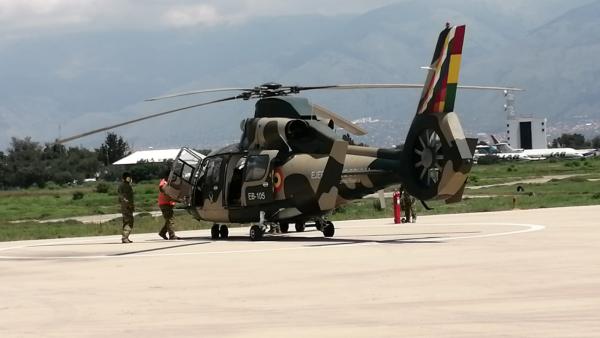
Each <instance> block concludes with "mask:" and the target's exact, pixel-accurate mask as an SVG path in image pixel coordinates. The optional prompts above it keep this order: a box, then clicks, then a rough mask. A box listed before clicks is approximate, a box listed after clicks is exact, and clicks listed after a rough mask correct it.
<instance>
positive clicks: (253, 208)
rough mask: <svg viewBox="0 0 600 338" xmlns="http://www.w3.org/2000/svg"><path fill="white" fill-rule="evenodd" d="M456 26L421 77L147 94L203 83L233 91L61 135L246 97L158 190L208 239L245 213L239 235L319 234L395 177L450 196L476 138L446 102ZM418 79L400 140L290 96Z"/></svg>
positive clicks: (456, 62)
mask: <svg viewBox="0 0 600 338" xmlns="http://www.w3.org/2000/svg"><path fill="white" fill-rule="evenodd" d="M464 34H465V26H464V25H462V26H450V25H449V24H447V25H446V27H445V28H444V29H443V30H442V32H441V33H440V35H439V38H438V41H437V44H436V47H435V51H434V55H433V59H432V62H431V65H430V66H429V67H424V68H425V69H426V70H427V78H426V80H425V83H424V84H423V85H419V84H346V85H343V84H341V85H339V84H338V85H321V86H284V85H281V84H278V83H274V82H273V83H265V84H263V85H260V86H256V87H252V88H217V89H207V90H198V91H190V92H185V93H178V94H171V95H165V96H160V97H154V98H150V99H147V101H156V100H164V99H170V98H174V97H179V96H186V95H197V94H202V93H212V92H227V91H229V92H239V94H237V95H234V96H230V97H225V98H222V99H218V100H213V101H209V102H203V103H199V104H194V105H190V106H186V107H181V108H177V109H172V110H168V111H164V112H160V113H156V114H152V115H147V116H144V117H141V118H137V119H134V120H130V121H127V122H123V123H119V124H116V125H112V126H109V127H105V128H100V129H96V130H93V131H90V132H87V133H84V134H80V135H76V136H73V137H70V138H67V139H63V140H58V141H57V142H59V143H64V142H67V141H70V140H72V139H76V138H79V137H83V136H87V135H90V134H93V133H97V132H101V131H104V130H108V129H112V128H116V127H119V126H123V125H126V124H131V123H135V122H139V121H142V120H146V119H150V118H155V117H158V116H163V115H166V114H171V113H174V112H178V111H181V110H186V109H191V108H196V107H201V106H206V105H210V104H215V103H220V102H226V101H233V100H254V99H256V100H257V101H256V103H255V111H254V116H253V117H252V118H247V119H244V120H242V122H241V130H242V135H241V139H240V142H238V143H235V144H231V145H228V146H226V147H223V148H222V149H219V150H216V151H213V152H211V153H210V154H208V155H207V156H206V157H202V156H199V155H198V154H197V153H195V152H194V151H193V150H191V149H188V148H182V149H181V150H180V152H179V155H178V156H177V158H176V159H175V161H174V163H173V167H172V169H171V172H170V174H169V178H168V181H167V182H168V184H167V186H166V187H165V188H164V190H165V192H166V193H167V194H168V195H169V196H171V197H172V198H173V199H175V200H178V201H180V202H183V203H184V205H185V206H186V208H187V210H188V211H189V212H190V213H191V214H192V215H193V216H194V217H195V218H196V219H198V220H207V221H211V222H214V225H213V226H212V228H211V238H212V239H219V238H221V239H227V238H228V237H229V229H228V226H227V224H231V223H250V224H252V225H251V226H250V229H249V238H250V240H252V241H258V240H261V239H262V238H263V236H264V235H265V233H266V232H267V229H268V227H269V226H273V225H274V226H279V228H280V229H281V231H282V232H284V233H285V232H288V231H289V226H290V224H294V225H295V229H296V231H298V232H302V231H304V229H305V227H306V225H307V223H309V222H314V223H315V225H316V227H317V229H318V230H320V231H322V233H323V235H324V237H332V236H334V234H335V226H334V224H333V223H332V222H331V221H329V220H328V219H327V215H328V214H330V213H331V212H332V211H333V210H334V209H336V208H338V207H340V206H342V205H344V204H347V203H349V202H351V201H353V200H356V199H360V198H362V197H364V196H366V195H369V194H372V193H374V192H376V191H379V190H381V189H384V188H385V187H388V186H392V185H397V184H402V185H403V187H404V188H405V189H406V190H407V191H408V192H409V193H410V194H411V195H412V196H414V197H416V198H417V199H419V200H421V201H423V202H424V201H427V200H432V199H438V200H444V201H446V202H447V203H454V202H459V201H460V200H461V199H462V194H463V191H464V189H465V185H466V183H467V177H468V174H469V172H470V170H471V167H472V165H473V155H474V152H475V147H476V143H477V139H475V138H467V137H465V134H464V132H463V129H462V127H461V124H460V121H459V118H458V115H457V114H456V113H455V112H454V111H453V110H454V103H455V97H456V92H457V88H466V89H484V90H519V89H518V88H504V87H483V86H458V75H459V70H460V62H461V55H462V46H463V40H464ZM381 88H422V94H421V97H420V100H419V103H418V107H417V112H416V114H415V116H414V118H413V120H412V124H411V126H410V129H409V131H408V135H407V136H406V140H405V142H404V147H403V149H402V150H400V149H395V148H390V149H386V148H375V147H368V146H358V145H350V144H349V142H347V141H346V140H344V139H343V138H342V137H340V136H338V135H337V134H336V132H335V126H338V127H341V128H343V129H345V130H346V131H348V132H350V133H352V134H355V135H364V134H366V131H365V130H364V129H362V128H361V127H360V126H357V125H354V124H353V123H352V122H350V121H348V120H346V119H344V118H343V117H342V116H340V115H338V114H336V113H334V112H332V111H330V110H328V109H326V108H325V107H322V106H319V105H317V104H314V103H311V102H309V100H308V99H306V98H303V97H300V96H296V94H299V93H301V92H303V91H309V90H327V89H339V90H351V89H381Z"/></svg>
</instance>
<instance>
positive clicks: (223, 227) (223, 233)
mask: <svg viewBox="0 0 600 338" xmlns="http://www.w3.org/2000/svg"><path fill="white" fill-rule="evenodd" d="M219 236H221V239H228V238H229V228H228V227H227V225H225V224H221V228H220V229H219Z"/></svg>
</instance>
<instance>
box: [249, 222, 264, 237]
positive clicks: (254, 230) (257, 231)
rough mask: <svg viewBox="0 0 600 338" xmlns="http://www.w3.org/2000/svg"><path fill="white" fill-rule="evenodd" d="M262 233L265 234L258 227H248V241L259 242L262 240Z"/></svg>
mask: <svg viewBox="0 0 600 338" xmlns="http://www.w3.org/2000/svg"><path fill="white" fill-rule="evenodd" d="M264 233H265V232H264V230H263V229H262V228H261V227H260V225H253V226H251V227H250V240H251V241H260V240H261V239H262V238H263V235H264Z"/></svg>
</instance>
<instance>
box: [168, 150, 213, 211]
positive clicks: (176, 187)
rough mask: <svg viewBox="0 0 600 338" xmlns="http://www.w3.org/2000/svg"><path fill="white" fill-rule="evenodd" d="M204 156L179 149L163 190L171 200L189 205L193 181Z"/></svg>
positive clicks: (192, 151)
mask: <svg viewBox="0 0 600 338" xmlns="http://www.w3.org/2000/svg"><path fill="white" fill-rule="evenodd" d="M203 159H204V155H202V154H200V153H198V152H196V151H194V150H192V149H189V148H181V150H180V151H179V154H177V157H176V158H175V160H174V161H173V167H172V168H171V173H170V174H169V179H168V181H167V185H166V186H165V187H164V188H163V190H164V191H165V193H166V194H167V195H169V196H170V197H171V198H172V199H174V200H176V201H179V202H183V203H185V204H186V206H189V205H190V202H191V199H190V197H191V195H192V188H193V180H194V178H195V176H196V174H197V172H198V171H199V170H200V168H199V167H200V164H201V163H202V160H203Z"/></svg>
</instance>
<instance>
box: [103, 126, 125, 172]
mask: <svg viewBox="0 0 600 338" xmlns="http://www.w3.org/2000/svg"><path fill="white" fill-rule="evenodd" d="M96 153H97V154H98V160H99V161H100V162H102V163H104V165H106V166H109V165H111V164H113V163H114V162H116V161H118V160H120V159H122V158H123V157H125V156H127V155H129V154H130V153H131V152H130V150H129V144H127V142H125V140H123V138H122V137H121V136H117V134H115V133H108V134H107V135H106V140H104V143H103V144H102V145H101V146H100V148H98V149H96Z"/></svg>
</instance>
